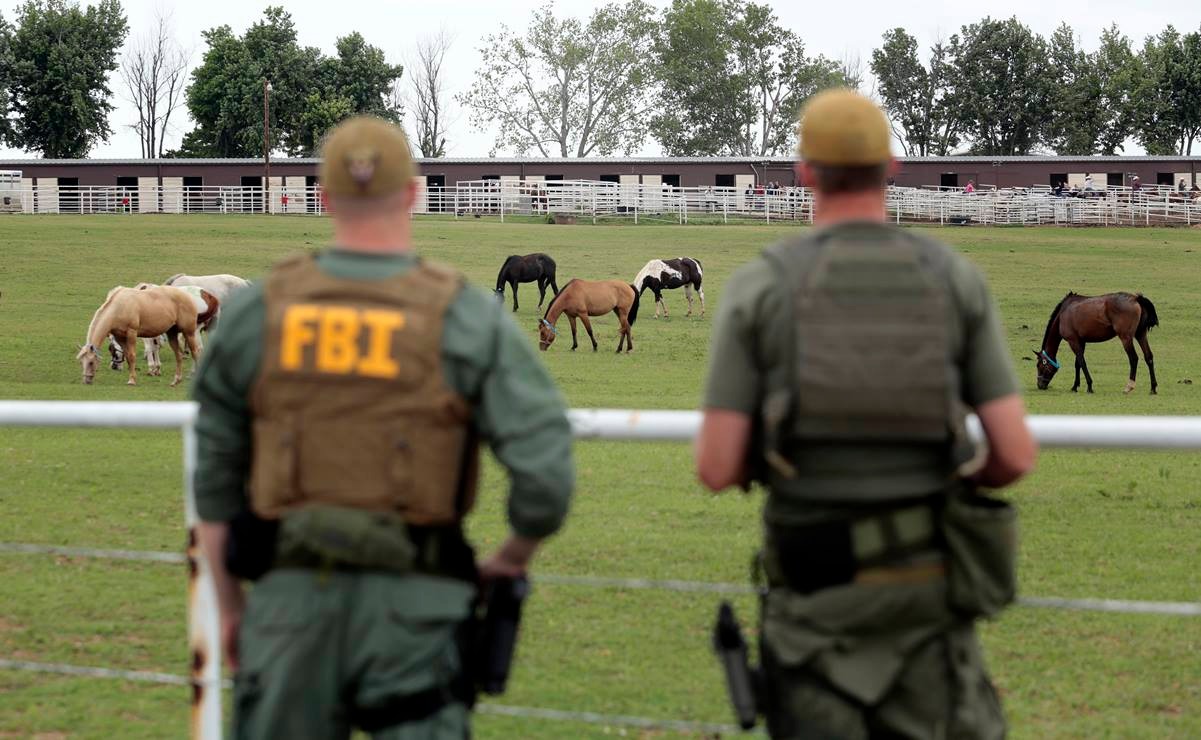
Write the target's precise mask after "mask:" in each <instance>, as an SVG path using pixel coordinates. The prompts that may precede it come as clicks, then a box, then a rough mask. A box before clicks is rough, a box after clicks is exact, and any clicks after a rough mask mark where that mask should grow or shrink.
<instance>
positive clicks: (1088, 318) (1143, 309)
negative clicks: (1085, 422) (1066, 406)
mask: <svg viewBox="0 0 1201 740" xmlns="http://www.w3.org/2000/svg"><path fill="white" fill-rule="evenodd" d="M1156 326H1159V316H1158V315H1157V314H1156V313H1155V305H1154V304H1153V303H1151V300H1150V299H1149V298H1147V297H1146V296H1144V295H1142V294H1141V293H1139V294H1132V293H1106V294H1105V295H1099V296H1083V295H1078V294H1076V293H1068V294H1067V295H1066V296H1064V297H1063V300H1062V301H1060V302H1059V305H1058V306H1056V307H1055V310H1054V311H1052V312H1051V319H1050V320H1049V321H1048V322H1047V330H1046V332H1045V333H1044V334H1043V347H1042V350H1035V351H1034V356H1035V357H1036V358H1037V359H1038V366H1037V370H1038V389H1039V390H1040V391H1042V390H1046V389H1047V386H1049V385H1050V384H1051V379H1052V378H1054V377H1055V373H1056V372H1058V370H1059V360H1058V359H1057V357H1056V355H1057V353H1058V351H1059V343H1060V342H1061V341H1066V342H1067V343H1068V346H1069V347H1071V348H1072V352H1073V353H1075V355H1076V382H1075V384H1073V385H1072V391H1073V392H1075V391H1076V390H1078V389H1079V388H1080V371H1081V370H1083V371H1084V378H1085V380H1086V381H1088V392H1089V393H1092V392H1093V376H1092V375H1090V374H1089V372H1088V365H1087V364H1086V363H1085V362H1084V345H1085V344H1089V343H1093V342H1107V341H1109V340H1110V339H1113V338H1114V337H1118V338H1119V339H1120V340H1121V341H1122V346H1123V347H1125V348H1126V356H1127V357H1128V358H1130V379H1129V380H1128V381H1126V393H1129V392H1131V391H1132V390H1134V378H1135V373H1136V372H1137V371H1138V355H1137V354H1135V352H1134V342H1135V340H1137V341H1138V344H1139V346H1140V347H1142V349H1143V359H1144V360H1146V361H1147V372H1149V373H1150V374H1151V393H1152V394H1154V393H1155V392H1156V389H1157V388H1158V387H1159V384H1158V383H1157V382H1156V381H1155V356H1154V355H1153V354H1152V353H1151V345H1150V344H1148V343H1147V332H1149V331H1151V329H1153V328H1155V327H1156Z"/></svg>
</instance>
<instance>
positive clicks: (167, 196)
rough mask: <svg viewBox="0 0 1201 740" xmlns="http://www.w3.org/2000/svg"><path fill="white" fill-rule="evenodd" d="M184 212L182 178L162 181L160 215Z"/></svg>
mask: <svg viewBox="0 0 1201 740" xmlns="http://www.w3.org/2000/svg"><path fill="white" fill-rule="evenodd" d="M183 210H184V178H163V179H162V213H165V214H178V213H183Z"/></svg>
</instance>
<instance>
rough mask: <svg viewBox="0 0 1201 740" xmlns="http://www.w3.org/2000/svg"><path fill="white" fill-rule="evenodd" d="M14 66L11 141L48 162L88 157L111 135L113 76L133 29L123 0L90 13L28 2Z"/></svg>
mask: <svg viewBox="0 0 1201 740" xmlns="http://www.w3.org/2000/svg"><path fill="white" fill-rule="evenodd" d="M16 20H17V23H16V29H15V30H14V31H13V33H12V36H11V42H9V43H8V45H9V54H10V55H11V56H10V59H11V63H10V64H9V66H8V75H9V93H10V98H9V101H8V106H9V108H11V110H12V113H13V114H14V116H13V118H12V121H11V131H9V132H8V133H9V136H8V138H9V140H10V141H11V142H12V143H13V144H15V145H16V146H18V147H21V148H23V149H25V150H26V151H37V152H41V153H42V156H44V157H47V158H60V157H61V158H70V157H83V156H86V155H87V153H88V152H89V151H90V150H91V148H92V147H93V146H94V145H95V144H96V143H97V142H101V141H107V140H108V137H109V136H110V135H111V134H112V129H110V128H109V125H108V114H109V113H110V112H111V111H112V110H113V106H112V104H111V103H110V102H109V99H110V98H111V97H112V91H111V90H110V89H109V86H108V76H109V73H110V72H113V71H115V70H116V69H117V52H118V50H119V49H120V48H121V44H122V42H123V41H124V40H125V34H126V33H127V32H128V27H127V25H126V23H125V15H124V13H123V12H122V10H121V4H120V3H119V2H118V1H117V0H100V2H98V3H96V4H94V5H91V6H89V7H88V8H87V9H86V10H82V9H80V7H79V6H78V4H76V3H72V2H67V0H29V1H28V2H26V3H25V4H24V5H22V6H21V7H20V9H19V10H18V11H17V18H16Z"/></svg>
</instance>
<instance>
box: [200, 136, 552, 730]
mask: <svg viewBox="0 0 1201 740" xmlns="http://www.w3.org/2000/svg"><path fill="white" fill-rule="evenodd" d="M322 153H323V161H322V164H321V169H320V176H321V184H322V187H323V189H324V195H325V198H326V199H327V206H328V209H329V211H330V213H331V214H332V217H333V218H332V220H333V230H334V235H333V244H334V246H333V248H332V249H329V250H327V251H324V252H321V253H319V254H305V255H301V256H297V257H294V258H291V259H287V260H284V261H283V262H281V263H279V264H278V265H276V266H275V268H274V269H272V270H271V272H270V273H269V274H268V275H267V277H266V278H265V279H264V280H263V281H262V282H261V283H256V284H254V285H253V286H252V287H249V288H247V289H245V290H243V291H242V292H240V293H237V294H235V295H234V296H233V297H232V298H230V300H229V301H228V302H227V303H226V304H225V305H224V306H223V307H222V308H223V312H222V329H221V332H220V333H218V334H217V335H215V336H214V338H213V341H212V344H211V345H210V347H209V349H208V352H206V353H205V358H204V362H203V363H202V365H201V368H200V370H199V372H198V373H197V376H196V381H195V386H194V395H195V398H196V399H197V400H198V401H199V402H200V416H199V420H198V422H197V431H198V436H199V464H198V469H197V473H196V479H195V480H196V503H197V509H198V512H199V515H200V519H201V520H202V523H201V525H200V540H201V543H202V545H203V547H204V549H205V552H206V554H207V555H208V559H209V563H210V565H211V566H212V569H213V575H214V580H215V582H216V587H217V593H218V601H219V605H220V612H221V617H222V628H223V629H222V632H223V634H222V639H223V649H224V652H225V654H226V655H227V657H228V660H229V661H230V663H231V664H232V665H233V666H234V667H235V668H236V670H237V673H236V679H235V689H234V701H233V707H234V709H233V716H234V725H235V729H236V735H237V737H247V738H337V737H348V736H349V733H350V731H351V728H352V727H358V728H361V729H364V730H367V731H369V732H371V733H372V734H373V735H374V736H375V737H387V738H400V737H406V738H407V737H415V738H416V737H420V738H434V737H437V738H444V737H446V738H462V737H466V736H467V735H468V733H469V724H468V719H469V718H468V709H467V703H468V702H470V700H471V697H470V693H471V692H470V690H469V688H464V687H463V685H462V684H463V682H462V680H461V679H462V675H463V667H464V664H465V662H466V661H465V657H464V656H463V655H462V654H461V651H460V649H459V647H458V645H457V640H456V638H457V633H458V632H459V628H460V626H461V625H463V624H464V623H465V620H466V618H467V617H468V614H469V610H471V609H472V604H473V600H474V598H475V596H476V589H477V585H476V584H477V582H483V583H484V584H487V583H489V582H490V581H491V580H494V579H498V578H502V577H516V576H519V575H521V574H523V573H524V572H525V570H526V567H527V566H528V564H529V562H530V560H531V558H532V557H533V555H534V552H535V550H536V549H537V548H538V545H539V542H540V541H541V540H542V539H544V538H545V537H547V536H549V535H551V534H552V533H554V532H555V531H556V530H557V529H558V528H559V527H560V526H561V524H562V523H563V519H564V517H565V515H566V512H567V508H568V501H569V498H570V494H571V490H572V486H573V476H574V473H573V467H572V457H571V430H570V427H569V425H568V421H567V418H566V411H565V408H564V404H563V399H562V397H561V396H560V394H559V393H558V391H557V390H556V388H555V386H554V385H553V383H552V381H551V379H550V377H549V376H548V374H547V373H546V371H545V369H544V368H543V367H542V366H541V364H540V363H539V361H538V359H537V357H536V354H535V352H534V351H533V349H532V346H531V345H530V343H529V341H528V340H527V338H526V337H524V336H523V335H522V333H521V332H520V330H519V329H518V328H517V326H516V325H515V324H514V323H513V322H512V321H511V320H510V319H509V317H508V316H507V315H506V314H505V313H504V312H503V311H501V310H500V309H499V307H498V305H497V303H496V301H494V300H491V299H490V298H489V297H488V296H487V295H486V294H484V293H483V292H481V291H479V290H476V289H475V288H471V287H468V286H465V285H464V280H463V278H462V276H461V275H460V274H459V273H458V272H456V271H455V270H453V269H451V268H449V267H447V266H443V265H438V264H434V263H431V262H428V261H425V260H423V259H420V258H418V257H416V256H414V254H413V253H412V242H411V230H410V223H411V211H412V208H413V203H414V199H415V198H416V196H417V194H418V189H417V186H416V185H415V184H414V175H415V174H416V172H415V169H414V165H413V161H412V159H411V156H410V154H409V148H408V143H407V142H406V140H405V137H404V135H403V134H402V133H401V131H400V129H399V128H398V127H396V126H394V125H392V124H390V123H386V122H384V121H381V120H379V119H374V118H356V119H352V120H350V121H348V122H345V123H343V124H342V125H340V126H338V127H337V129H335V130H334V131H333V132H332V133H331V134H330V136H329V138H328V139H327V140H326V142H325V145H324V147H323V152H322ZM477 440H483V441H485V442H487V443H489V444H490V446H491V448H492V451H493V452H494V453H495V455H496V457H497V459H498V460H499V461H500V463H501V464H502V465H503V466H504V467H505V468H507V470H508V472H509V476H510V494H509V500H508V509H507V511H508V518H509V523H510V526H511V528H512V533H511V535H510V536H509V538H508V539H507V540H506V541H505V542H504V543H503V544H502V545H501V546H500V547H499V549H497V550H496V552H494V553H493V554H491V555H490V556H489V557H488V558H486V559H484V560H483V561H481V562H480V563H479V564H478V569H477V565H476V563H475V561H474V557H473V553H472V550H471V548H470V547H469V546H468V545H467V543H466V542H465V540H464V538H463V532H462V522H463V518H464V516H465V515H466V514H467V513H468V511H469V510H470V509H471V507H472V503H473V500H474V496H475V482H476V481H475V472H476V463H477ZM231 533H232V535H231ZM231 540H233V542H232V545H233V547H231V546H230V545H231ZM264 549H265V550H266V552H263V550H264ZM226 557H228V558H229V560H228V562H229V563H230V564H234V563H235V561H236V563H237V564H236V565H233V567H234V569H235V570H236V571H238V572H239V573H240V574H241V575H260V573H259V572H257V571H264V572H263V573H261V577H260V578H258V580H257V582H256V583H255V584H254V586H253V588H252V589H251V590H250V593H249V596H248V597H244V596H243V587H242V585H241V581H240V580H238V579H237V578H235V577H234V576H233V575H231V573H230V572H229V570H228V569H227V565H226V563H227V560H226ZM248 563H249V565H248Z"/></svg>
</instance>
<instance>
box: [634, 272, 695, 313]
mask: <svg viewBox="0 0 1201 740" xmlns="http://www.w3.org/2000/svg"><path fill="white" fill-rule="evenodd" d="M702 281H703V272H702V270H701V263H700V260H697V259H693V258H692V257H676V258H675V259H669V260H651V261H650V262H647V263H646V264H645V265H643V267H642V270H641V271H639V273H638V276H637V277H635V278H634V287H635V288H637V289H638V294H639V295H641V294H642V292H643V291H644V290H646V289H648V288H649V289H650V291H651V292H652V293H654V294H655V318H656V319H657V318H659V307H660V306H662V307H663V317H664V318H666V317H667V304H666V303H664V302H663V291H665V290H673V289H675V288H680V287H682V288H684V297H685V298H687V299H688V314H687V315H688V316H691V315H692V291H693V290H695V291H696V295H697V297H698V298H700V299H701V316H704V315H705V290H704V288H702V287H701V283H702Z"/></svg>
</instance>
